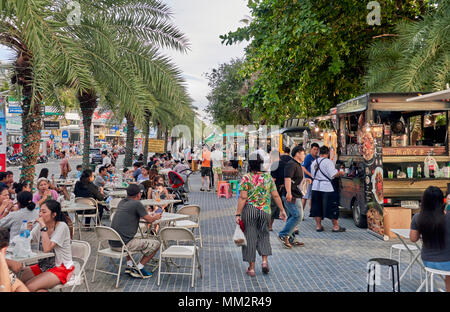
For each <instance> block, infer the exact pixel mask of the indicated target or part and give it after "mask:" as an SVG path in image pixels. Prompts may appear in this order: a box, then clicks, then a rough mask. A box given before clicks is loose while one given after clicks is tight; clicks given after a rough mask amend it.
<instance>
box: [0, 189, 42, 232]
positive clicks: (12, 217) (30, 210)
mask: <svg viewBox="0 0 450 312" xmlns="http://www.w3.org/2000/svg"><path fill="white" fill-rule="evenodd" d="M17 204H18V206H19V210H17V211H13V212H10V213H9V214H8V215H7V216H6V217H4V218H3V219H1V220H0V227H4V228H7V229H9V235H10V238H11V239H13V238H14V237H15V236H17V235H19V232H20V227H21V226H22V223H23V221H24V220H26V221H31V222H33V221H34V220H36V219H37V218H38V217H39V210H37V209H36V204H35V203H33V194H31V193H30V192H26V191H24V192H20V193H19V194H18V195H17ZM25 208H26V209H25Z"/></svg>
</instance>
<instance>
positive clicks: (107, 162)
mask: <svg viewBox="0 0 450 312" xmlns="http://www.w3.org/2000/svg"><path fill="white" fill-rule="evenodd" d="M102 158H103V162H102V166H103V167H108V166H109V165H111V158H109V157H108V152H107V151H103V152H102Z"/></svg>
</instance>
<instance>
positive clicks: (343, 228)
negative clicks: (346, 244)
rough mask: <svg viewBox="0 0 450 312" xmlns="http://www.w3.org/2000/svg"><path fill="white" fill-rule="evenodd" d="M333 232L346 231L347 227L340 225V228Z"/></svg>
mask: <svg viewBox="0 0 450 312" xmlns="http://www.w3.org/2000/svg"><path fill="white" fill-rule="evenodd" d="M333 232H335V233H337V232H345V227H341V226H339V229H337V230H334V229H333Z"/></svg>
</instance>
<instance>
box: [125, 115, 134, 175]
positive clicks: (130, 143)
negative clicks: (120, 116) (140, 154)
mask: <svg viewBox="0 0 450 312" xmlns="http://www.w3.org/2000/svg"><path fill="white" fill-rule="evenodd" d="M125 118H126V119H127V142H126V147H125V160H124V166H125V167H131V166H132V165H133V148H134V119H133V116H132V115H131V114H127V115H126V116H125Z"/></svg>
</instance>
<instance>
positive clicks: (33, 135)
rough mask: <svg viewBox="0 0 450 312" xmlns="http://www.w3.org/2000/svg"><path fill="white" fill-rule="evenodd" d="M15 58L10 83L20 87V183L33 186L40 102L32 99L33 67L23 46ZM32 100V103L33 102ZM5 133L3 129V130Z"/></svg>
mask: <svg viewBox="0 0 450 312" xmlns="http://www.w3.org/2000/svg"><path fill="white" fill-rule="evenodd" d="M21 49H22V52H20V54H19V55H18V57H17V60H16V64H15V65H16V68H15V73H16V76H15V77H13V81H12V83H17V84H18V85H20V86H21V87H22V95H23V102H22V110H23V113H22V135H23V139H22V155H23V159H24V160H23V162H22V167H21V168H20V169H21V176H20V181H21V182H30V183H31V185H32V186H33V182H34V177H35V170H36V168H35V166H36V163H37V158H38V156H39V147H40V144H41V129H42V115H41V114H42V113H41V100H40V97H39V96H37V97H36V98H35V99H33V81H32V79H33V67H32V64H31V62H32V56H31V53H30V52H29V51H28V50H27V49H26V47H25V46H22V47H21ZM33 100H34V101H33ZM3 131H5V129H4V130H3Z"/></svg>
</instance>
